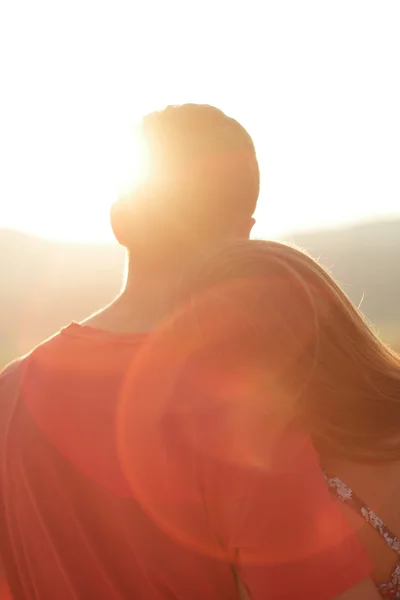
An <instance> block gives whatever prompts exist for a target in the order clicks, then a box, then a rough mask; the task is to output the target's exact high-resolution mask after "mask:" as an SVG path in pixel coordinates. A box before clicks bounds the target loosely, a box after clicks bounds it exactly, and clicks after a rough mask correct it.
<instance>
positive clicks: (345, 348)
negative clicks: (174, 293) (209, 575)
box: [119, 241, 400, 600]
mask: <svg viewBox="0 0 400 600" xmlns="http://www.w3.org/2000/svg"><path fill="white" fill-rule="evenodd" d="M179 298H180V308H179V309H178V310H177V312H176V314H175V315H174V316H173V317H172V318H171V319H170V320H169V321H168V322H167V323H165V324H164V325H163V326H162V327H161V328H160V330H159V332H158V333H156V334H155V335H153V336H151V338H150V339H149V342H148V344H147V347H146V349H145V350H144V351H143V352H142V353H141V356H140V358H139V359H138V361H137V363H136V368H135V369H134V373H133V376H132V378H131V380H130V381H127V382H126V386H125V389H124V390H122V392H121V397H122V399H123V400H122V402H121V411H120V415H119V416H120V418H119V434H120V435H119V440H120V452H121V457H122V462H123V464H124V467H125V472H126V474H127V476H128V478H129V480H130V483H131V485H132V486H133V487H134V489H135V493H136V496H137V497H138V498H139V499H140V500H141V503H142V505H143V506H144V507H145V508H146V510H147V511H148V512H149V513H150V514H151V516H152V518H153V519H154V521H155V522H156V523H157V525H158V526H159V527H161V528H163V529H164V530H165V531H166V532H167V533H168V534H169V535H170V536H171V537H173V538H175V539H179V541H180V542H181V543H183V544H186V545H187V546H188V547H190V548H191V549H195V550H196V551H197V552H202V553H207V554H209V555H213V556H215V558H217V559H218V560H227V561H229V562H230V564H231V566H232V572H233V574H234V575H235V577H237V580H238V585H239V587H240V588H241V590H242V593H243V588H245V589H246V593H248V594H249V596H250V597H251V598H252V599H253V600H258V598H260V599H261V598H266V597H268V598H271V599H272V600H278V599H279V600H283V599H285V600H289V599H290V598H294V597H298V598H307V600H310V599H311V598H315V599H316V600H317V599H318V600H331V599H333V598H337V599H339V598H340V599H343V600H345V599H346V600H347V599H349V600H350V599H351V600H353V599H354V600H355V599H360V600H361V599H362V600H366V599H367V598H369V599H371V600H372V599H373V598H379V597H380V596H379V594H378V591H377V590H376V588H375V586H374V585H373V584H372V582H371V580H369V579H368V575H369V574H370V572H371V571H372V569H373V567H371V569H370V565H369V561H368V558H367V557H366V555H365V554H364V553H363V552H362V551H360V548H359V547H358V545H357V542H356V540H355V539H354V537H353V536H352V534H351V532H350V530H349V528H348V526H347V522H346V520H345V519H347V518H348V515H347V514H346V515H345V517H344V516H343V515H342V514H341V512H340V509H339V508H338V506H337V505H336V504H335V503H334V502H333V500H332V499H331V498H330V496H329V491H328V485H327V484H326V481H325V480H324V476H323V474H322V469H321V468H320V465H319V461H318V456H317V454H316V452H315V450H314V448H312V446H311V444H310V443H309V437H311V439H312V441H313V443H314V446H315V448H316V449H317V450H318V452H319V456H320V460H321V464H322V465H323V467H324V468H325V467H326V468H327V469H328V470H329V474H330V475H331V471H332V470H333V471H334V473H333V474H332V475H334V476H335V477H337V476H340V475H342V473H344V471H345V470H346V474H347V475H348V476H349V478H350V480H351V473H353V475H354V477H355V475H356V474H360V473H361V472H363V473H364V474H365V482H366V485H367V482H368V481H369V479H368V477H370V478H372V475H371V473H372V474H374V473H375V470H374V469H375V467H369V468H367V467H363V471H362V470H361V468H360V467H359V464H361V463H362V464H363V465H364V464H365V465H367V464H369V463H370V462H371V461H375V462H377V463H379V464H385V465H386V463H388V461H389V460H393V459H395V458H396V456H397V454H396V451H397V449H396V443H395V442H396V439H395V437H393V436H395V434H396V431H397V427H398V423H397V422H395V421H396V418H399V419H400V416H398V413H399V412H400V408H399V406H398V404H396V393H397V394H398V393H399V391H400V386H399V385H398V384H399V382H400V375H399V373H400V367H399V360H398V358H397V357H396V356H395V355H394V354H392V353H391V352H390V351H389V350H387V349H386V348H385V347H384V346H382V345H381V344H380V342H379V341H378V340H377V338H375V336H374V335H373V334H372V332H371V331H370V330H369V329H368V327H367V326H366V325H365V323H364V321H363V320H362V318H361V316H360V315H359V314H358V313H357V311H356V309H355V308H354V307H353V306H352V304H351V302H350V301H349V300H348V299H347V297H346V296H345V295H344V294H343V292H342V291H341V290H340V289H339V288H338V287H337V286H336V284H335V283H334V282H333V280H332V279H331V278H330V277H329V275H328V274H327V273H326V272H325V271H324V270H323V269H322V268H321V267H320V266H319V265H318V264H317V263H315V262H314V261H313V260H312V259H310V258H309V257H308V256H307V255H305V254H303V253H302V252H299V251H298V250H295V249H293V248H290V247H289V246H285V245H282V244H277V243H272V242H258V241H250V242H249V241H243V242H237V243H233V244H232V243H231V244H228V245H224V246H223V247H221V248H219V249H217V250H214V251H212V252H210V254H209V255H208V256H203V257H202V258H201V260H200V261H199V263H198V265H197V266H196V268H194V269H193V268H192V269H191V271H190V273H189V275H188V277H187V279H186V280H185V281H184V282H183V286H182V289H181V290H180V294H179ZM183 366H184V367H185V368H184V369H183ZM155 372H156V373H157V377H156V378H154V373H155ZM149 380H151V381H152V382H153V387H152V392H153V393H152V394H150V396H149ZM142 385H143V389H144V390H145V391H146V397H144V396H142V395H141V389H142V388H141V386H142ZM177 389H180V391H182V389H183V390H185V391H186V394H185V393H176V391H177ZM396 390H397V391H396ZM132 398H134V399H135V400H134V402H133V401H132ZM141 398H143V400H145V401H144V402H141V401H140V400H141ZM177 398H180V399H181V400H180V401H177V400H176V399H177ZM165 427H167V428H168V430H169V432H170V431H171V427H173V428H174V432H175V439H176V443H175V444H174V447H172V448H171V447H170V445H169V446H167V445H164V446H163V445H162V444H163V439H164V438H163V435H164V429H165ZM377 427H378V428H379V435H378V432H377ZM170 437H171V436H169V438H170ZM143 439H145V440H146V447H147V448H148V447H149V439H150V440H152V444H153V447H154V455H152V456H147V457H146V467H145V468H143V461H140V460H139V461H138V460H137V457H140V456H141V452H140V448H141V440H143ZM391 440H394V441H393V442H392V441H391ZM160 448H162V450H163V452H160ZM160 456H163V459H162V461H160ZM166 465H168V468H165V466H166ZM352 465H354V467H353V471H351V466H352ZM384 468H386V469H387V467H386V466H385V467H384ZM369 469H370V470H369ZM376 472H377V473H378V471H376ZM154 473H157V478H154ZM164 473H168V478H166V479H164ZM389 479H390V478H389V477H388V481H389ZM328 483H329V486H330V487H331V488H332V489H333V490H336V489H337V490H342V489H343V486H342V484H341V483H339V480H338V479H332V478H330V479H328ZM365 489H367V487H366V488H365ZM372 489H373V488H372ZM188 506H189V507H190V511H189V512H188V510H187V507H188ZM363 513H365V510H363ZM368 516H369V518H370V517H371V513H370V512H368ZM392 516H393V515H392ZM356 517H357V518H358V515H356ZM357 518H356V520H355V522H354V525H355V528H356V529H357V532H358V533H359V535H360V538H361V539H362V541H363V542H364V543H365V545H366V547H367V548H366V549H367V551H368V553H371V555H372V556H373V558H374V562H375V568H376V569H375V570H376V575H377V583H378V584H381V583H382V584H385V580H384V579H381V573H383V574H384V572H383V571H382V569H384V567H386V566H387V568H388V571H390V568H391V567H392V565H391V564H389V563H390V561H389V562H388V563H386V562H385V561H386V560H387V557H386V556H385V558H384V560H381V558H380V557H381V555H382V549H381V548H380V546H379V541H380V540H379V537H378V538H377V540H378V541H376V540H373V539H372V538H371V539H369V538H368V537H367V536H365V534H364V530H363V528H362V527H361V525H360V526H359V523H358V521H357ZM393 518H394V516H393ZM399 530H400V527H399ZM387 577H388V579H389V580H390V573H389V572H388V573H387ZM385 585H386V588H384V587H381V588H380V591H381V592H382V594H383V597H396V596H395V595H393V593H397V592H392V591H391V590H395V587H393V586H392V587H391V584H390V583H388V584H385ZM385 593H386V594H387V593H389V594H390V593H391V594H392V596H390V595H389V596H388V595H387V596H385V595H384V594H385Z"/></svg>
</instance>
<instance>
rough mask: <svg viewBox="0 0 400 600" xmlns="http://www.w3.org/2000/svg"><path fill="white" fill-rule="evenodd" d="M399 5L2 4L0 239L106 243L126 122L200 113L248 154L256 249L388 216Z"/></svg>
mask: <svg viewBox="0 0 400 600" xmlns="http://www.w3.org/2000/svg"><path fill="white" fill-rule="evenodd" d="M399 31H400V2H399V0H374V1H371V0H335V1H333V0H330V1H327V0H315V1H310V0H301V1H300V0H292V1H287V0H270V1H269V0H259V1H254V0H246V1H244V0H242V2H237V1H235V0H229V1H225V0H202V2H199V1H192V2H190V1H188V0H183V1H178V0H169V1H167V0H163V1H162V0H159V1H158V2H156V1H155V0H146V1H143V2H137V1H135V0H129V1H121V0H66V1H62V0H58V1H57V2H54V0H35V1H34V2H32V0H13V1H12V2H11V1H9V2H3V3H2V4H1V8H0V61H1V62H0V78H1V79H0V82H1V90H2V91H1V96H0V161H1V162H0V164H1V169H0V170H1V174H0V227H13V228H18V229H21V230H23V231H28V232H31V233H35V234H38V235H43V236H47V237H51V238H57V239H59V238H60V239H67V240H83V241H100V240H101V241H108V240H109V239H111V233H110V228H109V222H108V213H109V207H110V204H111V203H112V201H113V200H114V199H115V196H116V189H117V188H116V180H117V178H118V176H119V173H120V167H121V164H124V156H123V149H124V147H125V146H124V144H123V143H121V140H123V139H124V136H125V135H126V132H127V131H130V127H131V124H132V122H134V121H135V120H137V119H138V118H140V116H141V115H142V114H144V113H146V112H149V111H151V110H153V109H157V108H162V107H164V106H165V105H167V104H180V103H184V102H205V103H210V104H214V105H216V106H218V107H219V108H222V109H223V110H224V111H225V112H227V113H228V114H229V115H231V116H233V117H235V118H237V119H238V120H240V121H241V122H242V123H243V124H244V125H245V126H246V127H247V129H248V130H249V132H250V133H251V135H252V136H253V139H254V141H255V144H256V148H257V151H258V157H259V162H260V167H261V176H262V186H261V196H260V203H259V209H258V211H257V215H256V216H257V228H256V230H255V234H256V235H257V236H261V237H268V236H275V235H280V234H282V233H283V232H285V231H291V230H293V229H311V228H314V227H328V226H338V225H342V224H346V223H353V222H357V221H360V220H370V219H375V218H388V217H391V216H400V176H399V175H400V169H399V166H400V108H399V107H400V35H399V33H398V32H399Z"/></svg>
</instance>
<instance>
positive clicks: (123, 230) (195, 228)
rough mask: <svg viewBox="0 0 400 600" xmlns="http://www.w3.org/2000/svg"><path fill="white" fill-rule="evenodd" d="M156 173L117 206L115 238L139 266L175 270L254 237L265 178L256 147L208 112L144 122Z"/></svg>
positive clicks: (162, 115)
mask: <svg viewBox="0 0 400 600" xmlns="http://www.w3.org/2000/svg"><path fill="white" fill-rule="evenodd" d="M141 129H142V131H141V133H142V137H143V141H144V144H145V146H146V151H147V156H148V161H149V174H148V177H147V179H146V180H145V181H144V182H143V183H142V184H141V185H140V186H138V187H137V188H136V189H135V191H133V192H131V193H130V194H129V195H128V196H125V197H123V198H120V199H119V200H118V201H117V202H116V203H115V204H114V206H113V209H112V213H111V220H112V226H113V230H114V233H115V235H116V237H117V239H118V241H119V242H120V244H122V245H123V246H125V247H126V248H127V249H128V251H129V253H130V255H131V256H132V257H133V258H134V260H135V262H138V261H139V262H143V261H144V262H145V263H153V265H161V264H167V263H168V262H170V261H174V259H177V258H178V259H179V257H181V256H182V255H187V254H192V252H195V251H197V249H199V248H200V247H201V246H203V245H205V244H208V243H214V242H219V241H221V240H224V239H229V238H238V237H248V236H249V234H250V231H251V228H252V225H253V223H254V220H253V218H252V217H253V213H254V211H255V208H256V202H257V198H258V194H259V185H260V175H259V167H258V162H257V157H256V152H255V148H254V145H253V141H252V139H251V137H250V135H249V134H248V133H247V131H246V130H245V129H244V127H242V126H241V125H240V124H239V123H238V122H237V121H235V120H234V119H232V118H230V117H228V116H227V115H225V114H224V113H223V112H222V111H220V110H218V109H217V108H214V107H213V106H208V105H197V104H185V105H182V106H168V107H167V108H165V109H164V110H162V111H160V112H153V113H151V114H149V115H147V116H145V117H144V118H143V121H142V127H141Z"/></svg>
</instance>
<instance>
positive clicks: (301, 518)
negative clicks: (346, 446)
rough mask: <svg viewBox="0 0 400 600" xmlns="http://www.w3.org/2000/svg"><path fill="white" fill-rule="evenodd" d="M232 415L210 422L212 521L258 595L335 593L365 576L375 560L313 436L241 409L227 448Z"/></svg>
mask: <svg viewBox="0 0 400 600" xmlns="http://www.w3.org/2000/svg"><path fill="white" fill-rule="evenodd" d="M227 423H231V424H232V418H229V417H227V416H226V415H225V417H223V418H221V420H220V425H218V418H214V419H213V420H212V423H211V422H210V424H209V427H208V444H207V448H206V449H205V448H204V450H205V457H206V460H205V461H204V465H205V466H204V473H203V476H204V480H205V482H206V485H205V489H206V490H207V493H206V498H207V504H208V506H209V514H210V518H211V519H212V528H213V529H214V531H216V532H217V535H218V537H219V539H220V540H221V543H222V544H223V546H224V548H225V550H226V552H227V553H228V555H229V556H230V557H231V558H230V560H231V561H232V562H234V563H235V564H236V568H237V570H238V573H239V575H240V578H241V580H242V581H243V583H244V584H245V586H246V588H247V589H248V591H249V593H250V596H251V598H252V600H262V599H265V598H269V599H271V600H291V599H293V598H307V600H312V599H315V600H331V599H332V598H335V597H336V596H338V595H340V594H341V593H343V592H344V591H346V590H348V589H350V588H351V587H353V586H355V585H356V584H357V583H359V582H360V581H362V580H364V579H366V578H367V577H368V576H369V575H370V574H371V572H372V570H373V564H372V562H371V560H370V558H369V557H368V555H367V554H366V553H365V551H364V550H363V548H362V546H361V544H360V543H359V541H358V539H357V536H356V533H355V532H354V531H353V530H352V529H351V527H350V525H349V524H348V523H347V521H346V519H345V517H344V515H343V514H342V512H341V510H340V506H339V505H338V503H337V501H335V500H334V499H333V498H332V497H331V495H330V493H329V490H328V487H327V485H326V483H325V479H324V476H323V473H322V471H321V467H320V465H319V461H318V456H317V454H316V452H315V450H314V448H313V446H312V444H311V442H310V440H309V439H308V438H307V436H305V435H303V434H301V433H300V432H299V431H298V430H297V429H296V428H295V427H293V426H290V427H282V426H281V427H276V428H274V429H272V428H271V427H266V425H265V422H263V418H262V416H261V415H257V416H255V415H254V414H252V415H250V414H246V411H241V414H240V415H239V416H238V417H237V418H236V424H235V425H233V429H232V436H230V437H231V440H232V438H233V439H234V441H233V442H232V441H231V443H230V446H229V449H228V446H227V445H226V444H225V443H224V445H223V446H222V445H221V439H222V436H221V434H218V433H217V430H218V429H219V430H221V429H220V428H221V427H223V429H224V430H225V431H226V428H227V427H228V429H229V428H230V426H229V425H227ZM213 429H214V431H215V435H214V436H213V434H212V433H211V434H210V431H212V430H213ZM213 437H214V440H213V439H211V438H213ZM228 437H229V436H228ZM216 440H218V441H216Z"/></svg>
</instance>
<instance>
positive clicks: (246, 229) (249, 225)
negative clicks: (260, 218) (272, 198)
mask: <svg viewBox="0 0 400 600" xmlns="http://www.w3.org/2000/svg"><path fill="white" fill-rule="evenodd" d="M255 223H256V220H255V219H254V218H253V217H251V218H250V219H248V220H247V221H246V222H245V223H244V226H243V231H242V232H240V237H245V238H249V237H250V234H251V231H252V229H253V227H254V225H255Z"/></svg>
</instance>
